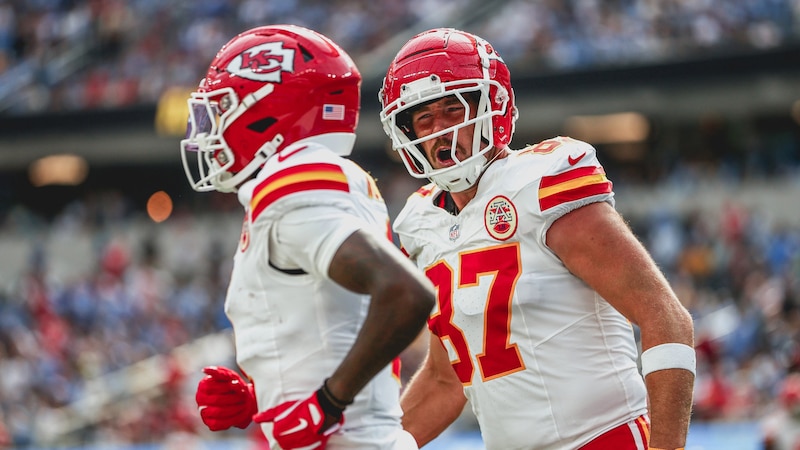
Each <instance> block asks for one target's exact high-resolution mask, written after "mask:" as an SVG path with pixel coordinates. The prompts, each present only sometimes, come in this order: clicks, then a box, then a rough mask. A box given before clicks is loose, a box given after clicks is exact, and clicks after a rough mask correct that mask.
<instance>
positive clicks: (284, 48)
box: [181, 25, 434, 450]
mask: <svg viewBox="0 0 800 450" xmlns="http://www.w3.org/2000/svg"><path fill="white" fill-rule="evenodd" d="M360 89H361V75H360V74H359V71H358V69H357V68H356V66H355V65H354V64H353V62H352V60H351V59H350V57H349V56H348V55H347V53H345V51H344V50H342V49H341V48H340V47H339V46H338V45H336V44H335V43H334V42H332V41H331V40H330V39H328V38H326V37H325V36H323V35H321V34H319V33H317V32H315V31H312V30H308V29H306V28H302V27H298V26H290V25H285V26H283V25H276V26H265V27H259V28H255V29H252V30H249V31H247V32H244V33H242V34H239V35H238V36H236V37H235V38H233V39H232V40H231V41H230V42H228V43H227V44H225V46H223V47H222V48H221V50H220V51H219V52H218V53H217V55H216V57H215V58H214V59H213V61H212V62H211V64H210V67H209V68H208V72H207V73H206V75H205V77H204V78H203V80H202V82H201V83H200V86H199V88H198V89H197V91H196V92H194V93H192V94H191V98H190V99H189V107H190V120H189V125H188V130H187V136H186V138H185V139H184V140H182V141H181V155H182V161H183V165H184V169H185V171H186V175H187V178H188V179H189V183H190V184H191V186H192V188H193V189H195V190H197V191H212V190H216V191H220V192H237V195H238V199H239V201H240V202H241V204H242V206H243V207H244V223H243V226H242V232H241V237H240V239H239V243H238V246H237V248H236V250H235V256H234V265H233V271H232V274H231V280H230V285H229V288H228V293H227V297H226V300H225V313H226V314H227V316H228V318H229V319H230V321H231V323H232V325H233V331H234V336H235V339H234V342H235V346H236V361H237V363H238V366H239V369H241V371H242V372H243V373H244V374H246V377H242V376H241V375H240V374H239V373H238V372H237V371H236V370H232V369H228V368H224V367H207V368H206V369H205V370H204V372H205V374H206V375H205V377H204V378H203V379H202V380H201V381H200V383H199V385H198V389H197V394H196V399H197V403H198V407H199V409H200V415H201V417H202V419H203V422H204V423H205V424H206V425H207V426H208V427H209V428H210V429H211V430H222V429H228V428H230V427H239V428H246V427H247V426H249V424H250V423H251V421H253V420H254V421H255V422H258V423H260V424H261V427H262V429H263V431H264V434H265V435H266V436H267V438H268V440H269V443H270V445H271V446H272V447H273V448H282V449H284V450H288V449H294V448H304V449H312V448H324V447H326V445H327V447H328V448H331V449H359V448H365V449H366V448H369V449H387V450H388V449H398V450H399V449H416V448H417V447H416V444H415V443H414V440H413V439H412V438H411V437H410V435H408V433H405V432H404V431H403V430H402V427H401V424H400V415H401V410H400V405H399V380H398V378H397V377H396V375H395V374H393V367H394V365H393V364H392V362H393V360H394V359H395V358H396V357H397V356H398V355H399V353H400V352H401V351H402V350H403V349H405V348H406V346H407V345H408V344H409V343H411V342H412V341H413V339H414V338H415V337H416V336H417V335H418V334H419V332H420V331H421V329H422V328H423V327H424V324H425V320H426V318H427V317H428V314H429V313H430V311H431V309H432V307H433V304H434V293H433V290H432V286H431V283H430V282H429V281H428V280H427V279H426V278H425V277H424V276H423V275H422V274H421V273H420V272H419V270H417V269H416V268H415V267H414V266H413V264H412V263H410V262H409V261H408V259H407V258H406V257H405V256H404V255H403V254H402V253H401V252H400V251H399V249H397V247H395V246H394V245H393V243H392V242H391V240H390V239H391V235H390V234H389V219H388V216H387V210H386V206H385V205H384V201H383V199H382V197H381V194H380V192H379V191H378V188H377V186H376V184H375V180H374V179H373V178H372V177H371V176H370V175H369V174H368V173H367V172H365V171H364V170H363V169H362V168H360V167H359V166H358V165H356V164H355V163H354V162H352V161H351V160H349V159H345V158H344V157H345V156H347V155H349V154H350V152H351V149H352V147H353V144H354V141H355V137H356V136H355V130H356V125H357V123H358V115H359V107H360ZM258 411H260V412H258Z"/></svg>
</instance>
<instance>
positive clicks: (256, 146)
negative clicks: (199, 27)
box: [181, 25, 361, 192]
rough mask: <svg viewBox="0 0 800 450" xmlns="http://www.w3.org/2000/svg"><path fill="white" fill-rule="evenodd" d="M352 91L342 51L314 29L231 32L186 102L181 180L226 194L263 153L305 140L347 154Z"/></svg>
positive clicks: (356, 102) (356, 87)
mask: <svg viewBox="0 0 800 450" xmlns="http://www.w3.org/2000/svg"><path fill="white" fill-rule="evenodd" d="M360 92H361V74H360V73H359V71H358V68H356V66H355V64H354V63H353V61H352V59H351V58H350V56H349V55H348V54H347V53H345V51H344V50H342V49H341V48H340V47H339V46H338V45H336V43H334V42H333V41H331V40H330V39H328V38H327V37H325V36H323V35H321V34H319V33H317V32H315V31H312V30H309V29H306V28H303V27H299V26H294V25H273V26H264V27H258V28H254V29H252V30H249V31H246V32H244V33H242V34H239V35H238V36H236V37H235V38H233V39H231V40H230V42H228V43H227V44H225V45H224V46H223V47H222V48H221V49H220V51H219V52H218V53H217V55H216V57H214V60H213V61H211V65H210V66H209V68H208V73H207V74H206V76H205V78H204V79H203V80H202V81H201V82H200V86H199V87H198V89H197V91H196V92H194V93H192V95H191V98H190V99H189V100H188V102H189V113H190V114H189V123H188V126H187V131H186V138H185V139H183V140H182V141H181V158H182V160H183V166H184V170H185V171H186V176H187V178H188V179H189V183H190V184H191V186H192V188H193V189H195V190H196V191H210V190H218V191H222V192H234V191H236V188H237V186H238V185H239V184H241V183H242V182H243V181H245V180H247V179H248V178H250V176H252V174H253V173H254V172H256V171H257V170H258V169H259V168H260V167H261V166H262V165H263V164H264V162H265V161H266V160H267V158H269V157H270V156H272V155H273V154H275V153H276V152H279V151H280V150H281V149H283V148H284V147H286V146H287V145H289V144H293V143H296V142H298V141H300V140H304V139H308V138H314V139H315V140H316V141H318V142H320V141H321V142H323V143H325V144H326V145H327V146H328V147H330V148H331V150H333V151H335V152H336V153H338V154H340V155H342V156H347V155H349V154H350V151H351V150H352V148H353V144H354V143H355V129H356V126H357V124H358V113H359V107H360V100H361V99H360ZM192 154H195V155H196V159H197V161H196V163H194V162H191V163H190V159H194V158H190V155H192Z"/></svg>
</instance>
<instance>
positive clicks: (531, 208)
mask: <svg viewBox="0 0 800 450" xmlns="http://www.w3.org/2000/svg"><path fill="white" fill-rule="evenodd" d="M379 97H380V101H381V103H382V111H381V121H382V123H383V126H384V130H385V131H386V133H387V135H388V136H389V137H390V138H391V140H392V144H393V148H394V149H395V150H396V151H397V152H398V153H399V155H400V156H401V159H402V161H403V163H404V164H405V167H406V168H407V170H408V172H409V173H410V174H411V175H412V176H413V177H415V178H426V179H429V180H430V181H431V183H430V184H429V185H427V186H424V187H423V188H421V189H420V190H419V191H417V192H416V193H414V194H413V195H411V196H410V198H409V199H408V201H407V203H406V205H405V207H404V209H403V210H402V211H401V212H400V214H399V216H398V217H397V218H396V220H395V222H394V229H395V231H396V232H397V233H398V235H399V236H400V240H401V244H402V247H403V249H404V250H405V252H406V253H407V254H408V255H409V257H410V259H411V260H413V261H414V262H415V263H416V264H417V266H418V267H419V268H420V269H421V270H423V271H424V272H425V274H426V275H427V276H428V278H430V280H431V281H432V282H433V284H434V286H435V287H436V292H437V304H436V306H435V308H434V311H433V313H432V314H431V316H430V319H429V328H430V330H431V332H432V333H431V341H430V345H429V350H428V355H427V358H426V360H425V362H424V363H423V364H422V366H421V368H420V369H419V371H418V372H417V373H416V374H415V375H414V377H413V378H412V380H411V382H410V384H409V386H408V387H407V389H406V391H405V392H404V393H403V397H402V399H401V405H402V407H403V410H404V418H403V425H404V427H405V428H406V430H408V431H409V432H411V434H412V435H413V436H414V437H415V438H416V440H417V443H418V444H419V445H420V446H422V445H425V444H426V443H427V442H429V441H430V440H431V439H433V438H434V437H435V436H437V435H438V434H439V433H440V432H442V431H443V430H444V429H445V428H446V427H447V426H448V425H449V424H450V423H451V422H452V421H453V420H454V419H455V418H456V417H457V416H458V415H459V413H460V412H461V411H462V408H463V407H464V406H465V402H466V400H467V399H469V401H470V404H471V406H472V409H473V411H474V413H475V415H476V417H477V419H478V423H479V425H480V428H481V432H482V435H483V440H484V443H485V445H486V448H487V449H493V450H507V449H578V448H580V449H584V450H600V449H604V450H605V449H614V450H634V449H635V450H644V449H647V448H648V446H649V448H650V449H656V448H658V449H670V450H672V449H676V448H682V447H683V446H684V445H685V440H686V434H687V430H688V426H689V417H690V409H691V405H692V387H693V381H694V371H695V351H694V347H693V339H694V338H693V335H694V331H693V323H692V319H691V316H690V315H689V313H688V312H687V310H686V309H685V308H684V307H683V306H682V305H681V303H680V302H679V301H678V299H677V298H676V295H675V293H674V292H673V290H672V289H671V288H670V285H669V284H668V282H667V280H666V279H665V277H664V276H663V275H662V273H661V272H660V271H659V269H658V268H657V267H656V265H655V264H654V262H653V260H652V259H651V257H650V256H649V254H648V253H647V251H646V250H645V249H644V247H643V246H642V245H641V244H640V243H639V241H638V240H637V239H636V237H635V236H634V234H633V233H632V232H631V230H630V229H629V227H628V226H627V225H626V223H625V222H624V220H623V219H622V217H620V215H619V214H618V213H617V212H616V211H615V209H614V193H613V190H612V184H611V181H609V180H608V178H607V177H606V174H605V172H604V170H603V166H602V165H601V163H600V162H599V161H598V158H597V154H596V152H595V149H594V148H593V147H592V146H591V145H589V144H587V143H585V142H581V141H578V140H575V139H570V138H568V137H555V138H553V139H548V140H545V141H543V142H540V143H538V144H536V145H532V146H530V147H527V148H523V149H521V150H512V149H510V148H509V142H510V141H511V138H512V135H513V133H514V122H515V120H516V118H517V108H516V106H515V104H514V92H513V90H512V87H511V81H510V74H509V71H508V68H507V66H506V65H505V63H504V62H503V60H502V58H501V57H500V55H498V53H497V51H496V49H494V48H493V47H492V46H491V45H490V44H489V43H488V42H486V41H485V40H483V39H481V38H480V37H478V36H475V35H473V34H470V33H466V32H462V31H459V30H454V29H434V30H430V31H427V32H424V33H421V34H419V35H417V36H415V37H413V38H412V39H411V40H410V41H408V42H407V43H406V44H405V45H404V46H403V47H402V48H401V49H400V51H399V52H398V54H397V56H396V57H395V58H394V60H393V61H392V63H391V64H390V66H389V69H388V71H387V74H386V77H385V79H384V82H383V88H382V89H381V92H380V94H379ZM632 324H633V325H636V326H638V327H639V329H640V332H641V346H642V350H643V353H642V355H641V372H640V371H639V368H638V366H637V365H638V363H637V360H638V349H637V344H636V341H635V338H634V329H633V325H632Z"/></svg>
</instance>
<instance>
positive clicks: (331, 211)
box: [225, 143, 401, 449]
mask: <svg viewBox="0 0 800 450" xmlns="http://www.w3.org/2000/svg"><path fill="white" fill-rule="evenodd" d="M239 200H240V201H241V203H242V204H243V206H244V208H245V220H244V224H243V229H242V235H241V239H240V242H239V247H238V249H237V251H236V256H235V257H234V266H233V272H232V275H231V282H230V286H229V288H228V293H227V298H226V300H225V312H226V314H227V315H228V318H229V319H230V321H231V323H232V325H233V330H234V337H235V345H236V359H237V363H238V365H239V367H240V368H241V369H242V370H243V371H244V372H245V373H246V374H247V375H248V376H249V377H250V378H251V379H252V380H253V382H254V385H255V391H256V397H257V400H258V408H259V411H264V410H266V409H268V408H272V407H274V406H276V405H278V404H280V403H283V402H286V401H290V400H301V399H304V398H306V397H308V396H309V395H311V394H312V393H313V392H314V391H315V390H317V389H318V388H319V387H320V386H321V384H322V382H323V380H324V378H325V377H327V376H330V375H331V374H332V373H333V372H334V369H336V367H337V366H338V365H339V364H340V363H341V361H342V359H344V357H345V355H346V354H347V352H348V351H349V350H350V347H351V346H352V344H353V342H354V341H355V339H356V335H357V333H358V331H359V329H360V328H361V325H362V323H363V321H364V318H365V316H366V313H367V309H368V307H369V301H370V298H369V296H366V295H360V294H355V293H353V292H350V291H348V290H346V289H344V288H342V287H341V286H339V285H338V284H336V283H335V282H333V281H332V280H331V279H330V278H329V276H328V267H329V265H330V262H331V259H332V258H333V256H334V254H335V253H336V251H337V249H338V248H339V246H340V245H341V244H342V242H344V240H345V239H347V237H349V236H350V235H351V234H352V233H353V232H355V231H356V230H358V229H366V230H370V231H372V232H374V233H375V234H376V235H380V236H381V238H383V239H387V238H388V237H387V236H388V233H389V219H388V215H387V210H386V206H385V205H384V202H383V199H382V198H381V195H380V192H379V191H378V188H377V186H376V185H375V181H374V180H373V178H372V177H371V176H370V175H369V174H367V173H366V172H365V171H364V170H363V169H361V168H360V167H359V166H358V165H356V164H355V163H353V162H352V161H350V160H347V159H344V158H341V157H339V156H337V155H335V154H334V153H333V152H331V151H330V150H329V149H327V148H326V147H323V146H321V145H318V144H313V143H312V144H305V145H297V144H295V145H293V146H290V147H288V148H287V149H285V150H283V151H282V152H281V153H280V154H278V155H276V156H273V157H272V158H270V159H269V160H268V161H267V162H266V164H265V165H264V167H263V168H262V170H261V171H260V172H259V174H258V176H257V178H256V179H254V180H251V181H249V182H247V183H245V184H244V185H243V186H242V187H241V189H240V190H239ZM393 372H394V371H393V367H391V366H388V367H386V368H385V369H384V370H383V371H382V372H380V373H379V374H378V376H376V377H375V378H374V379H373V380H372V381H371V382H370V383H369V384H368V385H367V386H366V387H365V388H364V389H363V390H362V391H361V392H360V393H359V394H358V395H357V396H356V398H355V400H354V403H353V404H352V405H350V406H349V407H348V408H347V410H346V411H345V424H344V427H343V429H342V430H340V431H339V432H337V433H336V434H335V435H334V436H333V437H332V438H331V439H330V441H329V445H328V448H331V449H352V448H376V449H390V448H393V445H392V443H391V440H393V439H396V436H395V435H397V434H398V433H399V431H400V430H401V426H400V416H401V410H400V405H399V400H398V395H399V378H398V377H397V376H396V374H394V373H393ZM262 427H263V428H264V430H265V431H266V433H267V436H270V431H271V428H272V424H271V423H265V424H262ZM376 430H378V431H376ZM271 444H272V446H273V448H277V445H276V444H275V442H271Z"/></svg>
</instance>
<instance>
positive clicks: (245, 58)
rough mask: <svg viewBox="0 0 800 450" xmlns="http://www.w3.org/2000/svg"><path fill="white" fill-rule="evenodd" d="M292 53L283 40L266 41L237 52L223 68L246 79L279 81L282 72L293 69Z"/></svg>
mask: <svg viewBox="0 0 800 450" xmlns="http://www.w3.org/2000/svg"><path fill="white" fill-rule="evenodd" d="M294 53H295V51H294V50H293V49H290V48H283V42H280V41H278V42H267V43H266V44H261V45H256V46H255V47H250V48H248V49H247V50H245V51H243V52H242V53H239V54H238V55H236V57H235V58H233V59H232V60H231V62H230V63H228V66H227V67H225V70H226V71H227V72H228V73H230V74H231V75H236V76H238V77H242V78H246V79H248V80H253V81H266V82H271V83H280V82H281V74H282V73H283V72H289V73H291V72H293V71H294Z"/></svg>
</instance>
